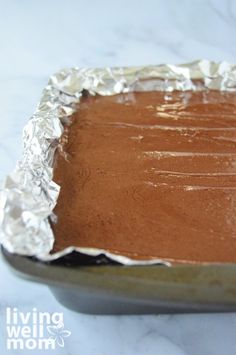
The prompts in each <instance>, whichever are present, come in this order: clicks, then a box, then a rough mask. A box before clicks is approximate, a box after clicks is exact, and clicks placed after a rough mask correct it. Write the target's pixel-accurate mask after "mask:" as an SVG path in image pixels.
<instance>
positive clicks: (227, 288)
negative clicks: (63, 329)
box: [2, 248, 236, 314]
mask: <svg viewBox="0 0 236 355" xmlns="http://www.w3.org/2000/svg"><path fill="white" fill-rule="evenodd" d="M2 252H3V256H4V259H5V261H6V262H7V263H8V265H9V266H10V267H11V269H12V270H13V271H14V272H15V273H16V274H17V275H19V276H21V277H23V278H25V279H28V280H32V281H36V282H40V283H44V284H47V285H48V286H49V288H50V290H51V291H52V293H53V294H54V296H55V297H56V299H57V300H58V301H59V302H60V303H61V304H62V305H64V306H65V307H67V308H70V309H72V310H74V311H78V312H82V313H90V314H157V313H187V312H188V313H190V312H191V313H195V312H233V311H236V265H235V264H225V265H186V266H183V265H179V266H172V267H167V266H160V265H151V266H124V265H116V264H107V265H89V266H83V265H82V266H79V265H77V266H72V265H70V264H68V265H67V262H66V261H65V260H63V259H62V260H61V261H60V262H56V263H50V264H47V263H45V262H40V261H37V260H35V259H33V258H31V257H25V256H20V255H16V254H12V253H9V252H8V251H6V250H5V249H4V248H2Z"/></svg>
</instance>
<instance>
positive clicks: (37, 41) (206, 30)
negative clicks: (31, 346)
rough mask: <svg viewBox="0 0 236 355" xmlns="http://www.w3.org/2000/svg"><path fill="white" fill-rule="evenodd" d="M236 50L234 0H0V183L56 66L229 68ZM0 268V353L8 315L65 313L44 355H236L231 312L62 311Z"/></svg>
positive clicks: (40, 288) (41, 290)
mask: <svg viewBox="0 0 236 355" xmlns="http://www.w3.org/2000/svg"><path fill="white" fill-rule="evenodd" d="M235 42H236V1H226V0H225V1H220V0H219V1H217V0H216V1H213V0H212V1H205V0H199V1H196V0H195V1H193V0H192V1H188V0H182V1H178V0H165V1H161V0H160V1H157V0H145V1H143V0H119V1H111V0H106V1H105V0H100V1H95V0H90V1H87V2H86V1H79V0H78V1H76V0H69V1H62V0H61V1H60V0H51V1H46V0H42V1H38V2H36V1H30V0H28V1H27V0H21V1H17V0H11V1H3V0H0V120H1V130H0V162H1V164H0V179H2V178H3V177H4V176H5V175H6V173H8V172H10V171H11V170H12V169H13V168H14V166H15V162H16V160H17V159H18V158H19V156H20V152H21V132H22V128H23V126H24V124H25V123H26V122H27V119H28V118H29V117H30V116H31V114H32V113H33V111H34V109H35V106H36V104H37V102H38V100H39V97H40V93H41V91H42V89H43V87H44V86H45V84H46V83H47V80H48V77H49V76H50V75H51V74H52V73H54V72H56V71H58V70H59V69H61V68H62V67H68V66H69V67H70V66H86V67H88V66H91V67H97V66H121V65H141V64H158V63H183V62H188V61H192V60H195V59H203V58H204V59H212V60H216V61H219V60H226V61H229V62H231V63H234V62H236V45H235V44H236V43H235ZM0 268H1V277H0V324H1V325H0V327H1V328H0V330H1V333H0V353H1V355H5V354H11V353H12V354H15V353H16V352H14V351H13V352H11V351H10V350H7V349H6V346H5V338H6V331H5V323H6V319H5V312H6V307H17V308H18V310H19V311H22V312H27V311H31V310H32V308H33V307H37V309H38V310H40V311H46V312H62V311H63V313H64V323H65V326H66V328H67V329H68V330H70V331H71V336H70V337H68V338H66V339H65V346H64V347H63V348H60V347H59V348H57V351H55V350H54V351H51V352H50V351H47V352H46V353H48V354H49V353H50V354H55V353H57V354H63V355H65V354H67V355H69V354H78V355H89V354H98V355H110V354H113V355H126V354H127V355H131V354H136V355H138V354H147V355H157V354H158V355H162V354H163V355H167V354H168V355H177V354H178V355H180V354H189V355H222V354H223V353H225V354H227V355H235V354H236V315H235V314H233V313H232V314H219V315H217V314H211V315H210V314H205V315H161V316H158V315H157V316H122V317H118V316H117V317H115V316H103V317H102V316H88V315H82V314H77V313H74V312H72V311H69V310H67V309H65V308H63V307H62V306H61V305H60V304H59V303H57V301H56V300H55V299H54V297H53V296H52V295H51V293H50V291H49V290H48V288H47V287H46V286H44V285H39V284H34V283H30V282H27V281H23V280H21V279H20V278H17V277H16V276H14V275H13V274H12V273H11V272H10V271H9V270H8V268H7V267H6V265H5V264H4V263H3V262H2V261H1V260H0ZM20 353H22V354H23V353H24V354H27V353H30V351H23V352H22V351H21V352H20V351H19V354H20ZM31 353H32V351H31ZM33 353H34V354H42V351H40V350H37V351H34V352H33Z"/></svg>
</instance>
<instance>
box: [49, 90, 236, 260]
mask: <svg viewBox="0 0 236 355" xmlns="http://www.w3.org/2000/svg"><path fill="white" fill-rule="evenodd" d="M63 138H64V151H65V152H66V159H65V155H63V154H61V153H59V152H58V153H57V155H56V161H55V168H54V180H55V181H56V182H57V183H58V184H60V185H61V192H60V196H59V200H58V203H57V206H56V208H55V210H54V212H55V214H56V215H57V217H58V220H57V223H55V224H54V225H53V231H54V233H55V237H56V242H55V247H54V251H58V250H61V249H63V248H65V247H67V246H71V245H73V246H82V247H93V248H101V249H106V250H109V251H111V252H113V253H119V254H123V255H127V256H130V257H132V258H139V259H140V258H145V259H146V258H147V259H149V258H161V259H165V260H169V261H174V262H178V263H179V262H187V263H195V262H197V263H198V262H236V93H226V92H219V91H202V92H192V91H191V92H190V91H188V92H178V91H175V92H173V93H167V92H144V93H129V94H119V95H114V96H105V97H104V96H98V95H97V96H94V97H92V96H88V97H83V98H82V100H81V102H80V104H79V108H78V111H77V112H76V114H74V116H73V117H72V123H71V125H70V126H69V128H68V132H66V133H65V134H64V137H63ZM65 138H67V142H65Z"/></svg>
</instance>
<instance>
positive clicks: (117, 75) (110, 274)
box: [0, 61, 236, 314]
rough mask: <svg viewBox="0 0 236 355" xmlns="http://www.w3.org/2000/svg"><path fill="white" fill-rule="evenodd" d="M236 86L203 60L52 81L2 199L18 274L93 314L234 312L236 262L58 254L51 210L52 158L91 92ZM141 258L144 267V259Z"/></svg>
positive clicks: (74, 72)
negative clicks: (67, 125)
mask: <svg viewBox="0 0 236 355" xmlns="http://www.w3.org/2000/svg"><path fill="white" fill-rule="evenodd" d="M193 87H194V88H195V89H196V90H198V89H202V87H206V88H208V89H214V90H228V91H231V90H236V66H232V65H229V64H227V63H225V62H222V63H214V62H209V61H198V62H194V63H190V64H186V65H180V66H173V65H161V66H147V67H140V68H106V69H78V68H72V69H68V70H63V71H61V72H59V73H57V74H55V75H54V76H52V77H51V79H50V81H49V84H48V85H47V87H46V88H45V89H44V91H43V96H42V98H41V101H40V103H39V105H38V108H37V110H36V112H35V114H34V115H33V116H32V118H31V120H30V121H29V123H28V125H27V126H26V128H25V130H24V150H23V157H22V159H21V160H20V161H19V162H18V165H17V169H16V170H15V171H14V172H13V173H12V174H11V175H9V176H8V177H7V178H6V181H5V185H4V189H3V190H2V192H1V194H0V195H1V196H0V205H1V206H0V214H2V222H1V230H0V232H1V233H0V241H1V244H2V252H3V257H4V259H5V261H6V262H7V263H8V265H9V266H10V267H11V269H12V270H13V271H14V272H16V273H17V275H19V276H21V277H23V278H26V279H29V280H32V281H37V282H41V283H44V284H46V285H48V286H49V288H50V289H51V291H52V293H53V294H54V295H55V297H56V298H57V300H58V301H59V302H61V303H62V304H63V305H64V306H66V307H68V308H70V309H73V310H75V311H79V312H85V313H91V314H148V313H149V314H150V313H151V314H152V313H176V312H181V313H183V312H216V311H217V312H220V311H235V310H236V265H235V264H219V265H217V264H208V265H203V264H202V265H199V264H195V265H194V264H192V265H190V264H185V265H184V264H182V265H174V264H173V265H171V266H170V263H167V262H165V261H162V260H153V261H152V262H150V261H149V262H148V261H147V262H145V261H144V262H138V261H137V260H136V261H135V260H131V259H129V258H126V257H124V256H122V255H115V254H112V253H109V252H107V251H104V250H98V249H91V248H90V249H89V248H75V247H73V246H71V247H68V248H66V249H64V250H62V251H60V252H58V253H55V254H51V250H52V247H53V243H54V235H53V233H52V230H51V228H50V223H49V220H48V218H49V216H52V211H53V208H54V206H55V204H56V202H57V197H58V193H59V186H58V185H56V184H55V183H54V182H53V181H52V168H53V155H54V152H55V149H56V146H57V144H58V141H59V139H60V137H61V134H62V132H63V130H62V125H61V123H62V122H66V120H67V119H68V117H69V116H70V115H71V114H72V113H73V112H74V111H75V106H76V105H77V104H78V102H79V98H80V97H81V95H82V93H83V92H84V91H89V92H90V93H92V94H96V93H98V94H100V95H113V94H118V93H126V92H132V91H150V90H162V91H172V90H176V89H177V90H191V89H192V88H193ZM137 264H142V265H137Z"/></svg>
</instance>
